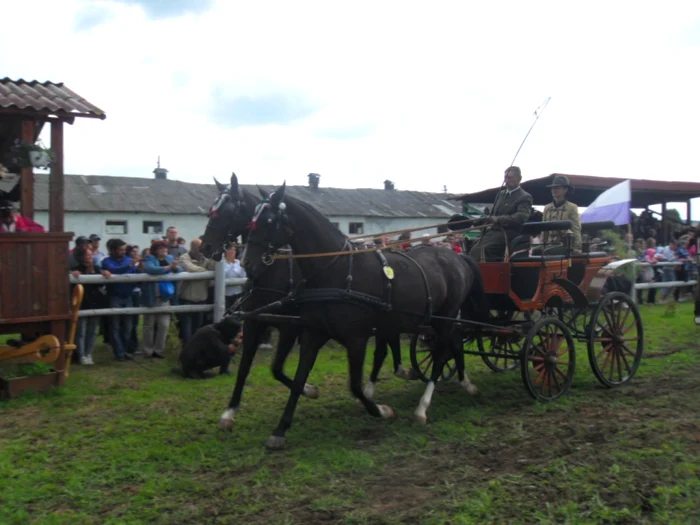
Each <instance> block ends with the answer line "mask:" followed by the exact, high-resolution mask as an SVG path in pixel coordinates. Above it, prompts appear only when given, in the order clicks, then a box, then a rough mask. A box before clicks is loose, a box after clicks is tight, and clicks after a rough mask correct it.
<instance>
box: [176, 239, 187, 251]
mask: <svg viewBox="0 0 700 525" xmlns="http://www.w3.org/2000/svg"><path fill="white" fill-rule="evenodd" d="M177 245H178V246H180V247H181V248H184V249H185V250H186V249H187V241H186V240H185V238H184V237H178V238H177Z"/></svg>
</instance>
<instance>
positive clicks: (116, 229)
mask: <svg viewBox="0 0 700 525" xmlns="http://www.w3.org/2000/svg"><path fill="white" fill-rule="evenodd" d="M105 233H106V234H108V235H126V234H127V233H129V231H128V228H127V227H126V221H105Z"/></svg>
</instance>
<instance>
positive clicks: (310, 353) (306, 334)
mask: <svg viewBox="0 0 700 525" xmlns="http://www.w3.org/2000/svg"><path fill="white" fill-rule="evenodd" d="M326 341H328V336H327V335H326V334H325V333H323V332H319V331H316V330H311V329H304V331H303V333H302V336H301V344H300V349H299V364H298V365H297V371H296V374H295V375H294V382H293V383H292V387H291V389H290V392H289V399H288V400H287V406H286V407H285V408H284V412H283V414H282V418H281V419H280V422H279V423H278V425H277V428H275V430H274V431H273V432H272V434H271V435H270V437H269V438H268V439H267V441H266V442H265V447H266V448H267V449H268V450H282V449H283V448H284V447H285V445H286V443H287V438H286V437H285V434H286V433H287V430H289V428H290V427H291V426H292V420H293V419H294V411H295V410H296V407H297V403H298V401H299V396H301V394H302V393H303V392H304V385H305V384H306V379H307V378H308V377H309V372H311V369H312V368H313V366H314V362H315V361H316V356H318V351H319V350H320V349H321V347H322V346H323V345H324V344H325V343H326Z"/></svg>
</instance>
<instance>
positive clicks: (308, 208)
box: [282, 195, 347, 240]
mask: <svg viewBox="0 0 700 525" xmlns="http://www.w3.org/2000/svg"><path fill="white" fill-rule="evenodd" d="M282 200H283V202H285V203H287V204H291V205H292V206H294V207H295V208H298V209H299V210H298V211H300V212H302V214H303V215H305V216H306V219H307V220H308V221H309V222H311V223H316V224H323V225H324V226H326V229H327V230H328V232H327V233H328V235H329V236H332V237H335V238H337V239H340V240H347V235H345V234H344V233H343V232H341V231H340V230H339V229H338V228H336V227H335V226H333V224H331V221H329V220H328V218H327V217H325V216H324V215H323V214H322V213H321V212H320V211H318V210H317V209H316V208H314V207H313V206H312V205H311V204H309V203H308V202H306V201H303V200H301V199H297V198H296V197H290V196H287V195H285V196H284V198H283V199H282ZM295 211H297V210H296V209H295ZM290 219H291V220H292V222H293V224H294V225H295V226H297V225H298V224H297V223H298V222H299V221H298V219H297V220H295V219H294V218H293V217H290Z"/></svg>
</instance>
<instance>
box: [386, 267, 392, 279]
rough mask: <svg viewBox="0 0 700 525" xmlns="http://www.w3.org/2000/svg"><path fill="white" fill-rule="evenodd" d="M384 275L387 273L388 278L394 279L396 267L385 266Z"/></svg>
mask: <svg viewBox="0 0 700 525" xmlns="http://www.w3.org/2000/svg"><path fill="white" fill-rule="evenodd" d="M384 275H386V278H387V279H389V280H392V279H393V278H394V269H393V268H392V267H391V266H385V267H384Z"/></svg>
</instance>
